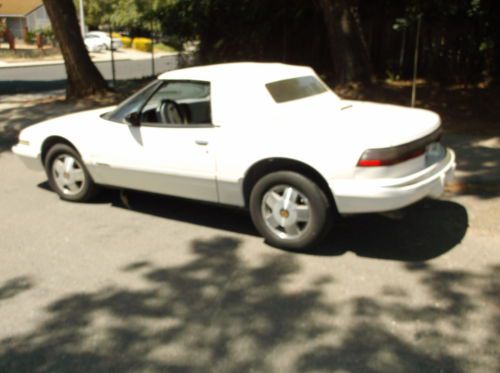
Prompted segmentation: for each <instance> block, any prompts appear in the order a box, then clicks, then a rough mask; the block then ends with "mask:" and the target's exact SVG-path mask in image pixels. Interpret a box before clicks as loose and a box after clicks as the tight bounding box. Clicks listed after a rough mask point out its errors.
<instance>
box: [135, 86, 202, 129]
mask: <svg viewBox="0 0 500 373" xmlns="http://www.w3.org/2000/svg"><path fill="white" fill-rule="evenodd" d="M141 122H143V123H149V124H158V125H159V126H162V125H166V126H170V125H189V124H210V123H211V110H210V84H209V83H207V82H195V81H170V82H169V81H167V82H165V83H164V84H163V86H162V87H161V88H160V89H158V90H157V91H156V92H155V93H154V95H153V96H151V98H150V99H149V101H148V102H147V103H146V105H144V107H143V109H142V114H141Z"/></svg>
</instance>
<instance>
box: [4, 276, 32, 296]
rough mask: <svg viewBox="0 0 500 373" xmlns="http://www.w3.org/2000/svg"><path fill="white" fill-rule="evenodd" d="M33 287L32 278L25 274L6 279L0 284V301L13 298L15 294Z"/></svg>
mask: <svg viewBox="0 0 500 373" xmlns="http://www.w3.org/2000/svg"><path fill="white" fill-rule="evenodd" d="M32 287H33V280H32V279H31V278H30V277H27V276H19V277H15V278H12V279H10V280H8V281H6V282H5V283H4V284H3V285H0V302H2V301H4V300H7V299H10V298H14V297H16V296H17V295H19V294H21V293H24V292H25V291H28V290H30V289H31V288H32Z"/></svg>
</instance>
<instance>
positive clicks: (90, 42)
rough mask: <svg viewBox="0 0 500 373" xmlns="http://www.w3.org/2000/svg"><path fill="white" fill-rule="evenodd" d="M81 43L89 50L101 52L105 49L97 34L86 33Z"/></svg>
mask: <svg viewBox="0 0 500 373" xmlns="http://www.w3.org/2000/svg"><path fill="white" fill-rule="evenodd" d="M83 43H84V44H85V47H87V50H88V51H89V52H101V51H102V50H104V49H106V47H105V45H104V44H103V42H102V40H101V39H100V38H98V37H97V36H93V35H87V36H85V37H84V38H83Z"/></svg>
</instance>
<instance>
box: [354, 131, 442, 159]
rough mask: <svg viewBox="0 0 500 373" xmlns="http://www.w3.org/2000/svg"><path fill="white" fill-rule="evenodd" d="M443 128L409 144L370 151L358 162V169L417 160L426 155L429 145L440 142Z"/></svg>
mask: <svg viewBox="0 0 500 373" xmlns="http://www.w3.org/2000/svg"><path fill="white" fill-rule="evenodd" d="M440 138H441V128H439V129H437V130H436V131H434V132H433V133H431V134H430V135H427V136H425V137H422V138H421V139H418V140H415V141H412V142H410V143H407V144H403V145H398V146H394V147H391V148H380V149H368V150H366V151H365V152H364V153H363V154H362V155H361V158H360V159H359V161H358V167H380V166H391V165H394V164H397V163H401V162H404V161H407V160H409V159H412V158H416V157H419V156H421V155H422V154H424V153H425V149H426V147H427V145H429V144H431V143H433V142H437V141H439V139H440Z"/></svg>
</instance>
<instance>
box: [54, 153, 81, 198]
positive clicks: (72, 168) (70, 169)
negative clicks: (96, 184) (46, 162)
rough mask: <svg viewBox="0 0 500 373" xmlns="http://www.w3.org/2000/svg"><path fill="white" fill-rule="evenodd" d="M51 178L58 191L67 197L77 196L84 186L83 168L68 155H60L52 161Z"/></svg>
mask: <svg viewBox="0 0 500 373" xmlns="http://www.w3.org/2000/svg"><path fill="white" fill-rule="evenodd" d="M52 176H53V177H54V181H55V183H56V185H57V187H58V188H59V190H60V191H61V192H62V193H64V194H65V195H68V196H75V195H77V194H78V193H80V192H81V191H82V190H83V187H84V186H85V173H84V172H83V167H82V165H81V164H80V162H79V161H78V160H77V159H76V158H75V157H73V156H71V155H69V154H61V155H59V156H58V157H57V158H56V159H55V160H54V162H53V163H52Z"/></svg>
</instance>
